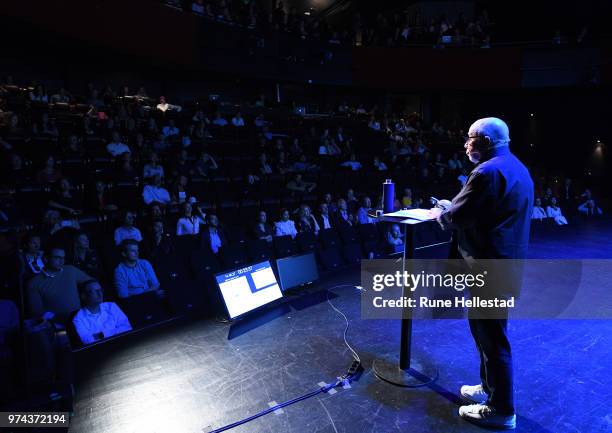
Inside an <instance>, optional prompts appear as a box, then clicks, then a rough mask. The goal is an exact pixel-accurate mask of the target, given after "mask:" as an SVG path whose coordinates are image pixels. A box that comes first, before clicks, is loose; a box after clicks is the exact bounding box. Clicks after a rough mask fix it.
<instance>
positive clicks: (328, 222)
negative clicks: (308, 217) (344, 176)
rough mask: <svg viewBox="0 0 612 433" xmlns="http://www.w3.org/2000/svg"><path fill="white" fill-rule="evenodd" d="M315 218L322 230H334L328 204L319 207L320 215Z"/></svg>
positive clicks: (324, 203)
mask: <svg viewBox="0 0 612 433" xmlns="http://www.w3.org/2000/svg"><path fill="white" fill-rule="evenodd" d="M330 198H331V197H330ZM315 218H316V221H317V224H318V226H319V227H320V228H321V230H325V229H331V228H332V224H333V223H332V217H331V215H330V212H329V206H328V204H327V203H326V202H323V203H321V204H320V205H319V213H318V214H317V215H316V216H315Z"/></svg>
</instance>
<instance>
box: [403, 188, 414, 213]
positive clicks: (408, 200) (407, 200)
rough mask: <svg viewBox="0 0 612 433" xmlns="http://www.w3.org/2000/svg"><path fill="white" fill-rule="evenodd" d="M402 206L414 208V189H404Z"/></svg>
mask: <svg viewBox="0 0 612 433" xmlns="http://www.w3.org/2000/svg"><path fill="white" fill-rule="evenodd" d="M401 205H402V207H406V208H409V207H412V189H411V188H404V192H403V193H402V200H401Z"/></svg>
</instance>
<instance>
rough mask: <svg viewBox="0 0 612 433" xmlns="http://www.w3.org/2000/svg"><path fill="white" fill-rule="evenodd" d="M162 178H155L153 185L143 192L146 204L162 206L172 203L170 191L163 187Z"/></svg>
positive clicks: (145, 188)
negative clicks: (159, 204)
mask: <svg viewBox="0 0 612 433" xmlns="http://www.w3.org/2000/svg"><path fill="white" fill-rule="evenodd" d="M161 184H162V182H161V177H160V175H159V174H156V175H155V176H153V181H152V184H150V185H147V186H145V187H144V189H143V191H142V199H143V200H144V202H145V204H151V203H153V202H157V203H161V204H162V205H168V204H170V202H171V201H172V200H171V199H170V193H169V192H168V190H167V189H166V188H164V187H162V186H161Z"/></svg>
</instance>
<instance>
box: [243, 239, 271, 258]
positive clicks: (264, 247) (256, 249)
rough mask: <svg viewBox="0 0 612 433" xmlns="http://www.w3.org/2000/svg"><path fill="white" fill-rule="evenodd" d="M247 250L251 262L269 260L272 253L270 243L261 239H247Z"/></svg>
mask: <svg viewBox="0 0 612 433" xmlns="http://www.w3.org/2000/svg"><path fill="white" fill-rule="evenodd" d="M247 251H248V254H249V258H250V259H251V261H253V262H259V261H264V260H269V259H271V258H272V257H273V255H274V253H273V251H272V247H271V246H270V244H269V243H268V242H266V241H265V240H263V239H253V240H249V241H247Z"/></svg>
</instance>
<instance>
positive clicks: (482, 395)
mask: <svg viewBox="0 0 612 433" xmlns="http://www.w3.org/2000/svg"><path fill="white" fill-rule="evenodd" d="M461 397H463V399H464V400H466V401H467V402H469V403H485V402H486V401H487V400H488V398H489V394H487V393H486V392H485V391H484V389H482V384H478V385H463V386H462V387H461Z"/></svg>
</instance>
